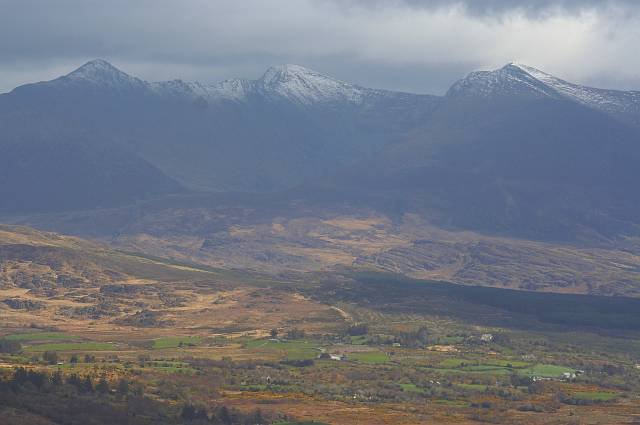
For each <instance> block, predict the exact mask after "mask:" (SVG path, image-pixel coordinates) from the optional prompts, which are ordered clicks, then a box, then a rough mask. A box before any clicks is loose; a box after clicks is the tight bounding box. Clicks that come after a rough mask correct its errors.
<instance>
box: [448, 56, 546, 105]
mask: <svg viewBox="0 0 640 425" xmlns="http://www.w3.org/2000/svg"><path fill="white" fill-rule="evenodd" d="M461 95H472V96H479V97H497V96H512V95H524V96H532V97H544V96H555V95H556V94H555V92H554V90H553V89H551V88H549V87H547V86H546V85H545V84H543V83H542V82H541V81H539V80H537V79H536V78H535V77H533V76H532V75H531V74H529V73H528V72H527V71H525V70H524V69H523V68H522V67H520V66H517V65H516V64H514V63H509V64H507V65H505V66H504V67H502V68H500V69H496V70H493V71H474V72H472V73H470V74H469V75H467V76H466V77H464V78H463V79H461V80H459V81H458V82H456V83H455V84H454V85H453V86H452V87H451V88H450V89H449V92H448V93H447V96H461Z"/></svg>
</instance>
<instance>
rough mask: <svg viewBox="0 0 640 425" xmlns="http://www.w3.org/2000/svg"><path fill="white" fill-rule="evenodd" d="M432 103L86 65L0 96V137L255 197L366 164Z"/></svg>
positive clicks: (282, 81) (314, 78) (307, 79)
mask: <svg viewBox="0 0 640 425" xmlns="http://www.w3.org/2000/svg"><path fill="white" fill-rule="evenodd" d="M439 101H440V99H439V98H437V97H435V96H422V95H412V94H404V93H393V92H387V91H383V90H373V89H366V88H362V87H358V86H355V85H352V84H349V83H345V82H342V81H339V80H336V79H334V78H331V77H328V76H326V75H322V74H320V73H318V72H315V71H312V70H309V69H306V68H303V67H300V66H295V65H283V66H279V67H273V68H270V69H269V70H267V71H266V72H265V74H264V75H263V76H262V77H261V78H259V79H258V80H254V81H249V80H227V81H224V82H221V83H216V84H202V83H188V82H183V81H180V80H174V81H168V82H159V83H149V82H146V81H142V80H140V79H138V78H135V77H131V76H129V75H127V74H126V73H124V72H122V71H120V70H118V69H117V68H115V67H113V66H112V65H110V64H109V63H107V62H105V61H101V60H96V61H91V62H89V63H87V64H85V65H83V66H82V67H80V68H79V69H77V70H76V71H74V72H72V73H70V74H68V75H66V76H63V77H60V78H57V79H55V80H52V81H47V82H41V83H35V84H30V85H26V86H22V87H18V88H16V89H15V90H13V91H12V92H11V93H9V94H5V95H0V132H2V134H4V135H5V136H7V137H8V138H9V139H12V138H13V139H21V140H22V139H30V138H36V137H42V135H47V134H51V133H53V134H64V135H65V136H67V137H79V136H78V135H82V136H87V137H89V138H90V139H91V138H97V139H99V140H114V141H116V142H117V143H118V144H119V145H120V146H123V147H125V148H126V149H127V150H128V151H130V152H131V153H132V154H135V155H137V156H139V157H140V158H142V159H144V160H145V161H147V162H149V163H150V164H151V165H153V166H155V167H156V168H158V169H159V170H161V171H162V172H163V173H165V174H167V175H168V176H169V177H171V178H173V179H175V180H177V181H179V182H180V183H181V184H182V185H184V186H186V187H188V188H191V189H197V190H216V191H251V192H261V191H273V190H279V189H283V188H288V187H292V186H295V185H296V184H299V183H300V182H302V181H304V180H306V179H315V178H317V177H318V176H322V175H326V174H329V173H331V172H332V171H333V170H335V169H336V168H338V167H339V166H342V165H345V164H350V163H353V162H355V161H357V160H359V159H362V158H365V157H368V156H370V155H372V154H373V153H374V152H376V151H377V150H379V149H380V148H381V147H382V146H384V145H385V144H387V143H389V142H390V141H393V140H396V139H399V138H401V137H403V135H404V134H405V133H406V132H407V131H408V130H409V129H410V128H412V127H414V126H415V125H417V124H418V123H420V122H422V121H424V119H425V118H426V116H428V115H429V114H430V113H431V111H432V110H433V109H434V108H435V106H436V105H437V104H438V103H439Z"/></svg>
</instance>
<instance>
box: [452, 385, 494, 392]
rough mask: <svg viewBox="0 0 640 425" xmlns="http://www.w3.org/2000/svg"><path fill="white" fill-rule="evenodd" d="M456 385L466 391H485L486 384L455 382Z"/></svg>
mask: <svg viewBox="0 0 640 425" xmlns="http://www.w3.org/2000/svg"><path fill="white" fill-rule="evenodd" d="M456 387H458V388H462V389H463V390H468V391H486V389H487V385H484V384H456Z"/></svg>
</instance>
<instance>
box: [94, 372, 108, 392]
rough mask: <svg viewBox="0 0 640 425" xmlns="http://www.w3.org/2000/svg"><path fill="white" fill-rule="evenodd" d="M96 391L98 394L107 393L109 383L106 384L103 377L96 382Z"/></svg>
mask: <svg viewBox="0 0 640 425" xmlns="http://www.w3.org/2000/svg"><path fill="white" fill-rule="evenodd" d="M96 391H97V392H98V393H100V394H108V393H109V383H108V382H107V379H106V378H105V377H104V376H103V377H102V378H100V380H99V381H98V384H97V385H96Z"/></svg>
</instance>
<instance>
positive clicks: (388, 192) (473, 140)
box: [0, 60, 640, 240]
mask: <svg viewBox="0 0 640 425" xmlns="http://www.w3.org/2000/svg"><path fill="white" fill-rule="evenodd" d="M0 134H2V140H1V142H0V158H1V159H0V165H1V167H0V196H1V197H2V199H3V202H2V203H0V211H2V212H3V213H5V214H9V213H11V214H15V213H32V212H40V213H42V212H55V211H68V210H78V209H92V208H99V207H111V206H118V205H128V204H131V203H132V202H135V201H139V200H143V199H149V198H157V197H162V196H165V195H168V194H176V193H194V192H198V193H201V192H247V193H276V192H279V194H278V195H277V197H278V199H281V198H282V196H285V197H286V198H287V199H301V200H303V201H304V202H305V203H306V204H308V205H312V204H314V203H318V202H321V203H323V205H327V204H337V203H345V202H346V203H349V204H352V205H356V206H358V207H366V208H373V209H376V210H380V211H383V212H385V213H389V214H390V215H392V216H393V215H396V216H400V215H402V214H405V213H410V212H417V213H419V214H421V215H423V216H425V217H428V218H429V219H430V220H431V221H433V222H434V223H436V224H438V225H441V226H446V227H451V228H462V229H472V230H477V231H481V232H486V233H497V234H506V235H513V236H518V237H526V238H532V239H545V240H576V239H585V238H586V239H590V240H599V239H612V238H614V239H615V238H621V237H626V236H629V235H631V236H633V235H636V234H637V233H638V229H639V228H638V225H639V224H640V220H639V219H638V218H637V217H640V214H638V213H639V212H640V193H639V192H638V190H637V189H636V187H635V186H636V182H637V180H638V177H640V175H639V173H638V169H637V164H638V161H639V160H640V92H634V91H616V90H604V89H596V88H590V87H585V86H581V85H578V84H573V83H570V82H567V81H564V80H561V79H559V78H557V77H554V76H552V75H549V74H546V73H544V72H542V71H539V70H537V69H535V68H532V67H529V66H526V65H521V64H516V63H511V64H508V65H506V66H504V67H503V68H500V69H498V70H494V71H479V72H472V73H471V74H469V75H468V76H466V77H465V78H463V79H461V80H460V81H458V82H456V83H455V84H453V86H452V87H451V88H450V89H449V91H448V92H447V93H446V95H444V96H431V95H418V94H410V93H399V92H392V91H386V90H378V89H369V88H364V87H360V86H358V85H354V84H350V83H347V82H343V81H340V80H338V79H335V78H332V77H329V76H326V75H323V74H321V73H318V72H316V71H313V70H309V69H306V68H303V67H301V66H297V65H282V66H277V67H273V68H270V69H268V70H267V71H266V72H265V73H264V75H263V76H262V77H260V78H259V79H257V80H243V79H234V80H227V81H223V82H220V83H215V84H203V83H190V82H184V81H181V80H173V81H165V82H147V81H143V80H141V79H139V78H136V77H132V76H130V75H128V74H126V73H124V72H122V71H120V70H119V69H117V68H115V67H114V66H112V65H111V64H109V63H108V62H106V61H103V60H94V61H91V62H88V63H87V64H85V65H83V66H81V67H80V68H78V69H77V70H75V71H73V72H71V73H70V74H68V75H65V76H62V77H59V78H57V79H55V80H52V81H46V82H39V83H34V84H28V85H25V86H21V87H18V88H16V89H14V90H13V91H11V92H10V93H7V94H3V95H0ZM283 194H284V195H283Z"/></svg>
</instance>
